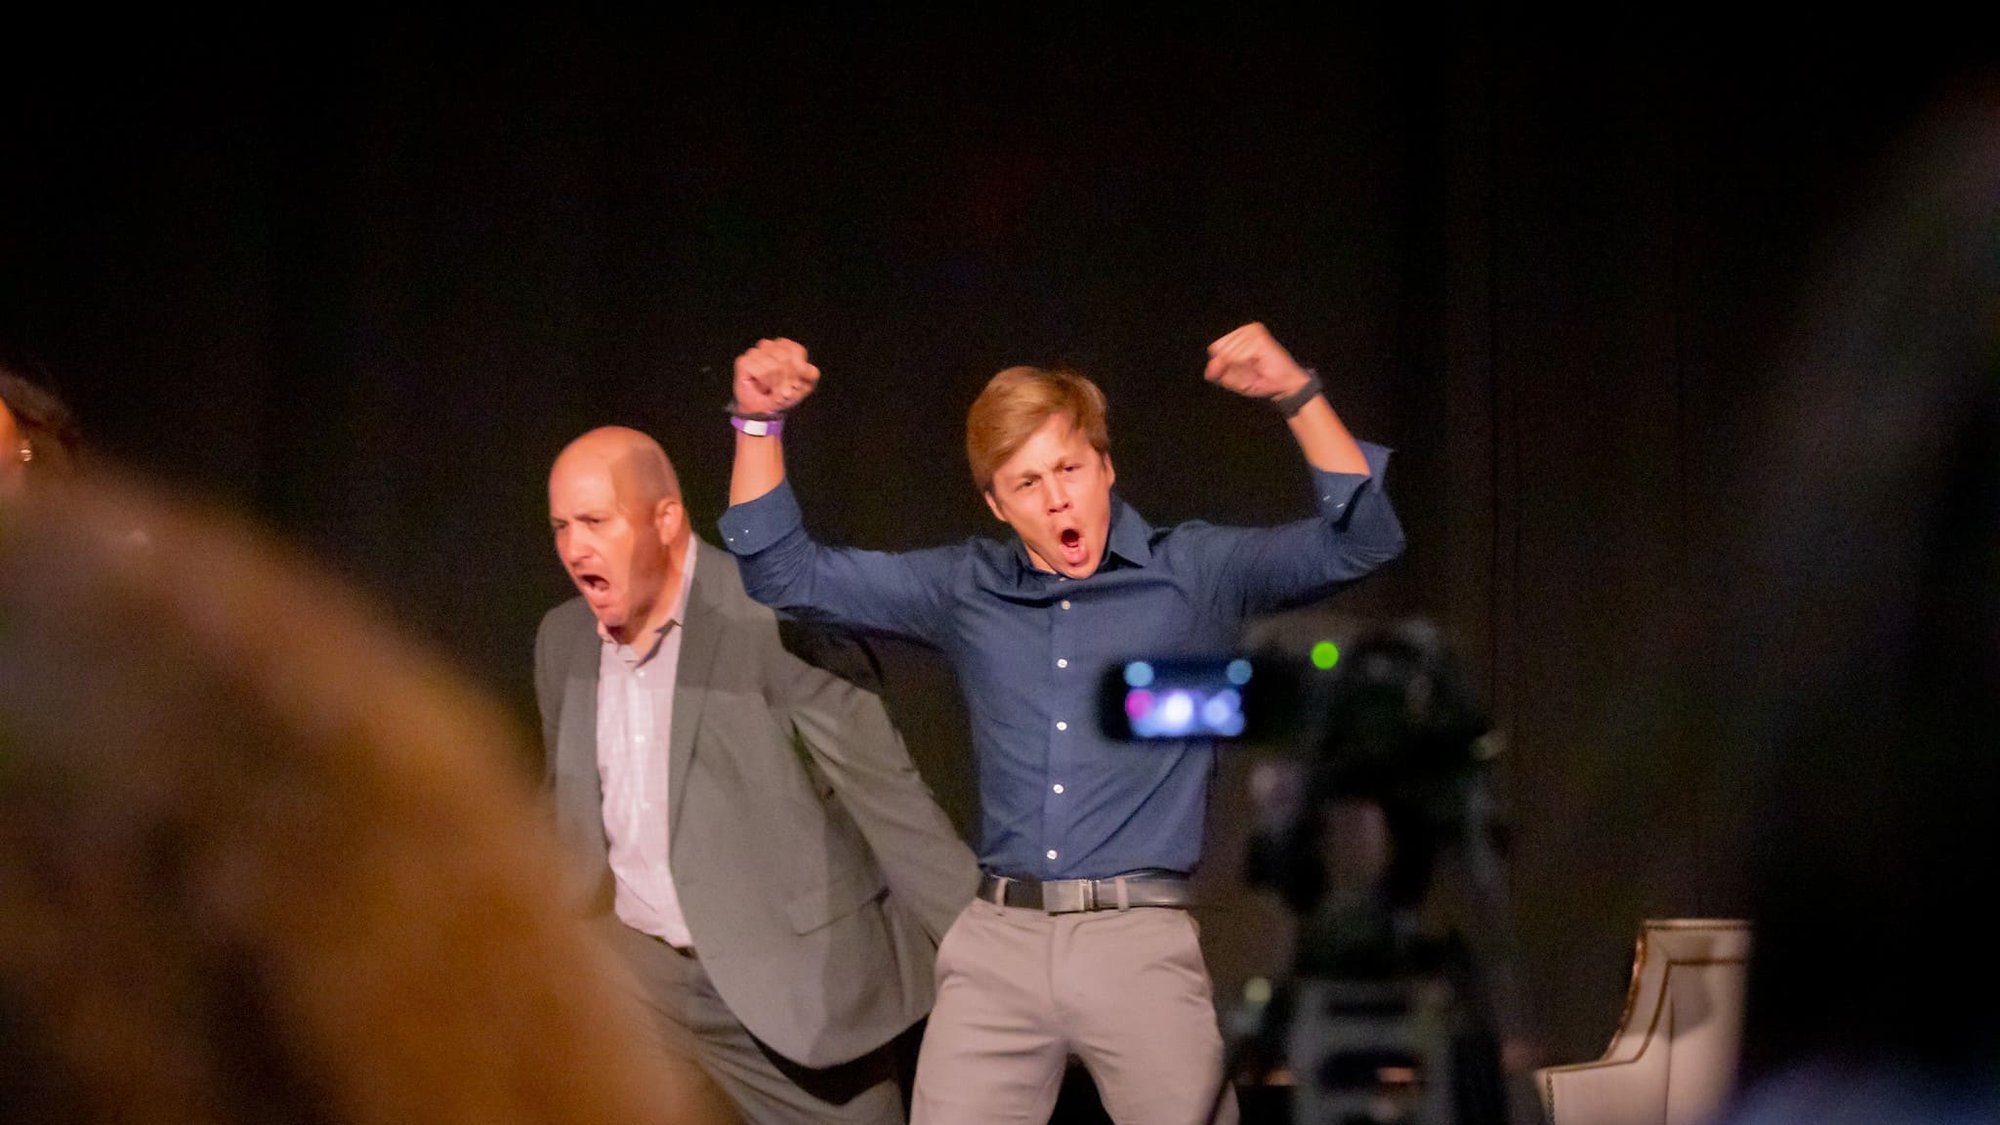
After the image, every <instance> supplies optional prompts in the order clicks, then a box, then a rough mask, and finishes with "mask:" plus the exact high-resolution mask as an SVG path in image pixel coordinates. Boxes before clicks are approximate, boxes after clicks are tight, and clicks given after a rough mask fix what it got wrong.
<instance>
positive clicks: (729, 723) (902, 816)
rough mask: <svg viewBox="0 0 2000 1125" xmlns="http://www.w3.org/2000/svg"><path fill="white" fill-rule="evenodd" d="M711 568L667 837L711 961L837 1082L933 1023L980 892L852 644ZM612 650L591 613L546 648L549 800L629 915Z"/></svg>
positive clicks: (691, 662) (582, 612)
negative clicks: (602, 747) (606, 747)
mask: <svg viewBox="0 0 2000 1125" xmlns="http://www.w3.org/2000/svg"><path fill="white" fill-rule="evenodd" d="M694 547H695V550H696V551H698V552H699V555H698V557H697V562H696V564H695V571H694V583H693V585H692V587H691V588H690V591H689V594H688V608H687V616H686V620H685V622H684V623H683V627H684V628H685V629H686V635H685V636H683V637H682V639H681V655H680V668H679V675H678V678H677V682H676V683H675V686H674V714H673V729H672V732H671V735H670V747H671V748H670V751H669V761H668V804H669V809H668V813H667V818H668V819H667V822H668V824H669V825H670V830H669V831H670V837H671V838H670V844H669V847H670V853H671V861H672V864H673V871H674V883H675V885H676V887H677V888H678V889H679V892H680V899H681V905H682V907H683V908H684V910H685V911H686V914H687V921H688V927H689V929H690V930H691V931H692V932H693V934H694V943H695V948H696V949H697V950H698V951H699V952H700V955H701V963H702V966H703V968H704V969H706V970H707V972H708V975H709V977H710V978H711V979H712V980H713V981H714V983H715V987H716V991H717V992H719V993H721V995H722V998H723V1000H724V1001H725V1002H727V1003H728V1005H729V1008H730V1010H731V1011H732V1012H734V1013H735V1014H736V1017H737V1018H738V1019H739V1020H741V1021H742V1022H743V1025H744V1026H745V1027H747V1028H749V1029H750V1032H751V1034H753V1035H755V1036H757V1038H759V1039H761V1040H763V1042H764V1043H765V1044H766V1045H768V1046H769V1047H771V1048H772V1049H773V1050H775V1051H777V1052H778V1053H780V1054H782V1055H784V1056H785V1057H786V1058H789V1059H792V1060H793V1061H795V1062H798V1063H802V1064H804V1065H806V1066H811V1067H825V1066H830V1065H832V1064H835V1063H840V1062H845V1061H847V1060H849V1059H853V1058H855V1057H857V1056H860V1055H862V1054H865V1053H867V1052H868V1051H870V1050H873V1049H874V1048H876V1047H877V1046H880V1045H881V1044H883V1043H885V1042H887V1041H888V1040H889V1039H890V1038H892V1037H894V1036H895V1035H896V1034H898V1033H899V1032H901V1031H903V1030H904V1029H905V1028H907V1027H909V1026H910V1025H911V1024H912V1023H914V1022H916V1020H917V1019H918V1018H920V1017H921V1016H923V1015H924V1013H926V1012H928V1011H929V1010H930V1006H931V1001H932V990H933V980H932V963H933V959H934V956H935V952H936V946H937V942H938V941H939V939H940V938H942V936H943V934H944V931H945V930H946V928H948V927H949V926H950V925H951V922H952V920H953V918H955V917H956V916H957V914H958V911H959V910H960V909H961V908H962V907H963V906H964V905H965V904H966V903H967V902H969V901H971V898H972V894H973V891H974V888H975V886H976V884H977V881H978V870H977V866H976V864H975V862H974V860H973V857H972V852H971V850H970V849H968V848H967V847H966V846H965V843H964V842H963V841H962V840H960V839H959V837H958V835H957V833H956V832H955V831H954V830H953V828H952V825H951V822H950V821H949V820H948V819H947V818H946V817H945V815H944V812H943V810H941V809H939V808H938V805H937V802H936V801H935V799H934V798H933V797H932V795H931V792H930V789H929V788H928V787H927V786H925V784H924V782H923V780H922V779H921V778H920V777H919V776H918V775H917V771H916V768H915V766H914V765H912V763H911V761H910V756H909V752H908V750H907V749H905V747H904V745H903V742H902V739H901V737H900V736H899V735H898V734H897V733H896V730H895V728H894V727H892V726H891V725H890V722H889V717H888V714H887V712H885V711H884V710H883V707H882V702H881V699H880V698H879V697H878V696H877V695H876V694H875V693H874V691H873V690H871V689H872V688H873V686H874V684H875V680H876V672H875V665H874V662H873V660H872V657H871V656H870V654H869V653H868V652H867V650H866V649H864V648H862V647H861V646H860V644H859V643H858V642H857V641H855V640H854V639H853V638H851V637H845V636H842V635H839V634H833V633H829V632H826V631H822V630H814V629H807V628H805V627H803V626H800V625H797V624H795V623H792V622H789V621H787V622H782V623H781V622H780V621H779V619H778V618H777V617H776V616H775V615H774V614H773V613H772V611H771V610H769V609H767V608H765V607H763V606H761V605H758V604H757V603H755V602H753V601H751V600H750V599H749V597H748V596H746V595H745V594H744V592H743V582H742V579H741V578H740V577H739V576H738V574H737V571H736V560H735V559H734V558H732V557H731V556H730V555H728V554H727V553H725V552H723V551H720V550H717V549H715V548H713V547H710V546H708V545H707V544H706V543H702V542H700V541H699V540H696V541H695V544H694ZM600 644H601V641H600V640H599V637H598V634H597V622H596V619H595V618H593V617H592V616H591V613H590V610H589V607H588V606H587V605H585V603H584V601H583V599H581V598H576V599H573V600H571V601H568V602H565V603H564V604H562V605H559V606H557V607H556V608H555V609H552V610H550V611H549V613H548V615H547V616H545V617H544V618H543V619H542V626H541V630H540V632H539V633H538V634H537V636H536V638H535V693H536V696H537V699H538V701H539V702H540V704H541V711H542V736H543V739H544V746H545V748H546V752H547V758H546V761H547V768H546V772H547V782H548V786H549V790H550V797H551V799H552V803H553V812H554V816H555V820H556V826H557V829H558V831H559V832H560V834H561V835H562V837H563V838H564V839H565V840H566V841H567V842H569V844H570V845H571V847H572V850H573V852H574V853H575V858H576V860H577V862H578V863H579V864H580V865H581V870H582V872H583V876H584V880H585V882H586V883H587V885H588V891H587V893H586V894H585V896H584V897H585V898H586V899H587V900H588V902H589V904H590V908H591V909H592V910H595V911H601V912H607V913H608V912H609V911H610V909H611V901H612V894H611V885H612V884H611V879H612V876H611V869H610V865H609V862H608V860H607V858H606V845H605V840H604V820H603V813H602V807H601V806H602V800H603V797H602V791H601V788H600V786H599V783H598V775H597V666H598V658H599V646H600Z"/></svg>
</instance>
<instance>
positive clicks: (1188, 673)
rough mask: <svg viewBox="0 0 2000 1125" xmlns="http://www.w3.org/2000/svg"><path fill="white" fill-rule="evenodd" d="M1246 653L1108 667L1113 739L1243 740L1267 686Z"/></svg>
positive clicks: (1107, 708) (1106, 714) (1107, 707)
mask: <svg viewBox="0 0 2000 1125" xmlns="http://www.w3.org/2000/svg"><path fill="white" fill-rule="evenodd" d="M1259 671H1260V669H1259V668H1258V666H1257V663H1256V662H1254V661H1252V660H1250V659H1249V658H1247V657H1242V656H1228V657H1217V658H1213V659H1178V660H1132V661H1127V662H1125V663H1123V664H1115V665H1113V666H1112V667H1111V668H1109V669H1107V671H1106V674H1105V679H1104V701H1103V706H1102V707H1101V708H1100V712H1101V714H1102V715H1103V718H1104V725H1105V731H1106V733H1107V734H1108V735H1110V736H1111V737H1113V738H1120V739H1151V738H1241V737H1244V736H1246V735H1250V734H1253V733H1255V732H1254V730H1253V728H1255V727H1256V726H1258V725H1259V720H1260V719H1261V718H1262V717H1263V713H1262V709H1261V708H1260V707H1259V706H1258V700H1259V697H1260V695H1261V694H1263V690H1264V688H1265V686H1266V685H1264V684H1263V683H1261V682H1260V678H1259Z"/></svg>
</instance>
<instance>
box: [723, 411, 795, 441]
mask: <svg viewBox="0 0 2000 1125" xmlns="http://www.w3.org/2000/svg"><path fill="white" fill-rule="evenodd" d="M729 424H730V425H732V426H734V427H736V428H737V429H738V430H741V431H742V432H744V433H746V434H749V435H750V436H751V437H777V436H778V435H779V434H781V433H783V432H784V429H785V417H784V415H782V414H771V415H766V416H765V417H762V418H753V417H750V416H748V415H743V414H731V415H730V416H729Z"/></svg>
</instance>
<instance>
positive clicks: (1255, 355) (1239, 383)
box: [1203, 321, 1310, 398]
mask: <svg viewBox="0 0 2000 1125" xmlns="http://www.w3.org/2000/svg"><path fill="white" fill-rule="evenodd" d="M1203 376H1204V377H1205V378H1206V379H1207V380H1208V381H1209V382H1211V383H1215V384H1218V385H1220V386H1223V387H1226V388H1228V389H1229V390H1232V391H1235V392H1236V393H1237V394H1239V395H1243V396H1245V397H1247V398H1283V397H1285V396H1286V395H1288V394H1291V393H1292V392H1293V391H1296V390H1298V389H1299V388H1301V387H1303V386H1305V385H1306V381H1307V379H1308V378H1310V377H1309V376H1308V375H1307V374H1306V370H1305V368H1303V367H1300V366H1299V365H1298V362H1297V361H1296V360H1294V359H1293V358H1292V353H1290V352H1288V351H1286V350H1285V346H1284V345H1283V344H1280V343H1278V341H1277V340H1276V339H1274V338H1273V337H1272V336H1271V330H1270V329H1268V328H1266V327H1264V326H1263V325H1262V324H1259V323H1257V322H1256V321H1251V322H1250V323H1249V324H1246V325H1244V326H1243V327H1241V328H1238V329H1237V330H1236V331H1234V332H1231V333H1230V334H1229V335H1227V336H1224V337H1223V338H1221V339H1220V340H1217V341H1216V342H1214V343H1213V344H1210V345H1209V346H1208V370H1207V371H1205V372H1203Z"/></svg>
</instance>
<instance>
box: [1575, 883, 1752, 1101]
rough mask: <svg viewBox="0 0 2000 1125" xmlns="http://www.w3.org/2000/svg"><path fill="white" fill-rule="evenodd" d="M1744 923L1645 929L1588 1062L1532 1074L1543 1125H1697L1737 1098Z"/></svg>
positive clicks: (1677, 921) (1680, 921) (1686, 921)
mask: <svg viewBox="0 0 2000 1125" xmlns="http://www.w3.org/2000/svg"><path fill="white" fill-rule="evenodd" d="M1749 960H1750V923H1749V922H1747V921H1744V920H1742V919H1730V918H1669V919H1658V920H1653V921H1649V922H1647V923H1645V924H1644V925H1643V926H1641V927H1640V930H1639V941H1638V948H1637V951H1636V952H1635V954H1634V956H1633V961H1632V985H1631V988H1630V990H1629V991H1628V992H1627V994H1626V997H1625V1014H1624V1016H1623V1017H1622V1018H1621V1019H1620V1020H1619V1024H1618V1029H1617V1031H1616V1032H1615V1033H1614V1034H1613V1035H1612V1037H1611V1046H1610V1047H1608V1048H1606V1050H1605V1052H1604V1054H1603V1055H1602V1056H1601V1057H1600V1058H1598V1059H1597V1060H1596V1061H1594V1062H1587V1063H1575V1064H1571V1065H1568V1066H1550V1067H1543V1068H1542V1069H1540V1070H1538V1071H1536V1072H1535V1078H1536V1087H1537V1089H1538V1090H1539V1091H1540V1093H1541V1098H1542V1111H1543V1113H1544V1115H1545V1116H1546V1118H1547V1120H1548V1122H1549V1125H1699V1123H1701V1122H1705V1121H1708V1120H1710V1119H1711V1118H1713V1117H1714V1116H1715V1115H1716V1114H1717V1113H1718V1112H1720V1111H1721V1109H1722V1108H1723V1106H1724V1104H1725V1103H1726V1102H1727V1101H1728V1099H1729V1096H1730V1095H1731V1094H1732V1093H1733V1092H1734V1091H1735V1086H1736V1067H1737V1058H1738V1054H1739V1051H1740V1049H1741V1047H1742V1043H1743V1002H1744V984H1745V974H1746V972H1747V968H1748V965H1749Z"/></svg>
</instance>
